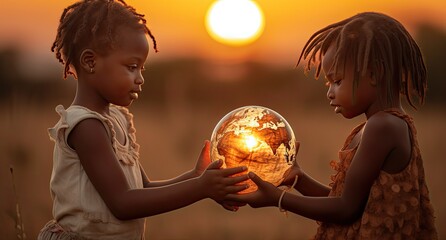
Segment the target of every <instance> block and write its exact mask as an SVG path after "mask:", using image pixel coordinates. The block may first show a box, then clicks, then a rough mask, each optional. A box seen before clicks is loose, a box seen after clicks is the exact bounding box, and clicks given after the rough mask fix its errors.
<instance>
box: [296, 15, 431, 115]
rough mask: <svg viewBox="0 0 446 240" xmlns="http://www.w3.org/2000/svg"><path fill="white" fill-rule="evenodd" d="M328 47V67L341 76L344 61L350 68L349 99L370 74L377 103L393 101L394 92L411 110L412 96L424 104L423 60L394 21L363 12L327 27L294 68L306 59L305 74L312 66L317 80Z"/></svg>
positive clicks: (425, 81)
mask: <svg viewBox="0 0 446 240" xmlns="http://www.w3.org/2000/svg"><path fill="white" fill-rule="evenodd" d="M330 46H334V47H335V48H336V49H335V60H334V62H333V66H332V68H333V69H334V70H336V72H338V73H341V74H343V73H344V71H345V65H346V61H349V63H350V64H352V66H353V72H354V73H353V96H355V89H356V88H357V86H358V83H359V80H360V77H364V76H365V75H366V74H367V72H368V71H371V73H372V77H375V79H376V80H377V86H378V87H381V89H382V90H383V94H381V101H382V100H384V101H385V104H386V106H388V104H391V103H392V102H393V101H394V99H393V97H394V94H393V93H394V92H395V91H398V92H399V93H401V94H403V95H405V96H406V99H407V101H408V103H409V104H410V105H411V106H412V107H413V108H415V109H416V107H415V105H414V103H413V97H414V95H415V96H416V97H418V103H419V104H423V103H424V98H425V94H426V90H427V79H426V67H425V65H424V61H423V57H422V54H421V51H420V49H419V47H418V45H417V44H416V42H415V41H414V39H413V38H412V37H411V36H410V34H409V33H408V32H407V30H406V29H405V28H404V26H403V25H402V24H401V23H400V22H398V21H397V20H395V19H393V18H392V17H389V16H387V15H385V14H382V13H375V12H364V13H359V14H357V15H355V16H353V17H350V18H347V19H345V20H342V21H340V22H337V23H334V24H331V25H328V26H327V27H325V28H322V29H321V30H319V31H317V32H316V33H314V34H313V35H312V36H311V37H310V39H309V40H308V41H307V43H306V44H305V46H304V48H303V50H302V52H301V54H300V56H299V59H298V62H297V65H299V63H300V61H301V60H302V59H304V60H305V59H307V58H309V59H308V62H307V65H306V67H305V73H306V74H307V73H308V72H309V71H310V70H311V65H314V66H315V76H314V77H315V78H316V79H317V78H318V77H319V74H320V71H321V59H322V58H323V55H324V54H325V53H326V52H327V50H328V48H329V47H330ZM297 65H296V66H297ZM384 97H385V98H384ZM383 98H384V99H383Z"/></svg>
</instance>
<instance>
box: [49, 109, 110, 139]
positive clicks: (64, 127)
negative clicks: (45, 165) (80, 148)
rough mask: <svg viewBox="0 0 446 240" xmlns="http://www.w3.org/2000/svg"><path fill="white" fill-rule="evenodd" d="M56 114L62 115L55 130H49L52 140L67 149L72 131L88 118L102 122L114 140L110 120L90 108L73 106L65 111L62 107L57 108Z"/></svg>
mask: <svg viewBox="0 0 446 240" xmlns="http://www.w3.org/2000/svg"><path fill="white" fill-rule="evenodd" d="M55 110H56V112H57V113H58V114H59V115H60V120H59V122H58V123H57V124H56V126H54V127H53V128H49V129H48V133H49V136H50V139H51V140H53V141H57V142H59V143H63V144H65V145H66V146H67V147H69V146H68V144H67V139H68V135H69V134H70V132H71V130H73V128H74V127H75V126H76V125H77V124H78V123H79V122H81V121H82V120H85V119H88V118H95V119H98V120H100V121H101V122H102V123H103V124H104V127H105V129H106V131H107V134H108V136H109V137H110V138H111V139H113V138H114V132H113V131H112V130H111V129H112V128H113V126H112V123H111V122H110V120H108V119H107V118H105V117H104V116H102V115H101V114H99V113H97V112H94V111H91V110H90V109H88V108H85V107H82V106H77V105H73V106H70V107H69V108H67V109H65V108H64V107H63V106H62V105H58V106H57V107H56V109H55Z"/></svg>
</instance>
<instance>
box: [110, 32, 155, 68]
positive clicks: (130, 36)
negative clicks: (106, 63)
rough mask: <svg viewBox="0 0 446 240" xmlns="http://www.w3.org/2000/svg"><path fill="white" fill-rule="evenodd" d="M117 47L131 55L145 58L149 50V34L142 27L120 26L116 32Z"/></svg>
mask: <svg viewBox="0 0 446 240" xmlns="http://www.w3.org/2000/svg"><path fill="white" fill-rule="evenodd" d="M116 33H117V34H116V38H115V40H116V43H115V49H116V50H118V51H119V50H120V51H123V52H126V53H128V54H131V55H138V56H141V57H144V56H145V57H144V60H145V58H146V57H147V54H148V52H149V43H148V40H147V34H146V33H145V32H144V30H142V29H138V28H131V27H119V28H118V29H117V32H116Z"/></svg>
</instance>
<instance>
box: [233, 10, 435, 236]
mask: <svg viewBox="0 0 446 240" xmlns="http://www.w3.org/2000/svg"><path fill="white" fill-rule="evenodd" d="M307 58H308V59H309V61H308V63H307V66H306V68H305V70H306V72H308V71H309V70H310V69H311V66H312V65H314V66H315V68H316V71H315V78H316V79H317V78H318V76H319V74H320V72H321V70H322V71H323V72H324V74H325V78H326V80H327V84H326V85H327V86H328V92H327V98H328V100H329V103H330V105H331V106H332V107H333V108H334V111H335V113H339V114H342V115H343V116H344V117H345V118H347V119H351V118H354V117H358V116H360V115H364V116H365V118H366V121H365V122H364V123H362V124H360V125H359V126H357V127H356V128H354V129H353V131H352V132H351V133H350V135H349V136H348V137H347V139H346V141H345V143H344V145H343V147H342V149H341V150H340V152H339V161H336V162H332V163H331V165H332V166H333V168H334V170H335V171H336V173H335V175H333V176H332V177H331V180H332V183H331V184H330V185H329V186H326V185H324V184H322V183H319V182H318V181H316V180H314V179H313V178H311V177H310V176H309V175H308V174H307V173H305V172H304V170H303V169H301V168H300V167H299V165H298V164H297V163H296V164H295V165H294V166H293V167H292V168H291V170H290V171H289V172H288V173H286V174H288V175H287V176H286V177H285V180H284V181H283V183H282V184H283V185H288V186H289V185H293V186H294V188H295V189H296V190H297V191H298V192H300V194H292V193H288V192H286V191H285V190H281V189H279V188H277V187H275V186H273V185H272V184H270V183H268V182H265V181H263V180H262V179H260V178H259V177H258V176H256V175H255V174H254V173H249V176H250V178H251V179H252V180H253V181H254V182H255V183H256V184H257V185H258V191H256V192H254V193H250V194H246V195H236V194H234V195H229V196H228V199H231V200H234V201H240V202H244V203H248V204H249V205H250V206H252V207H256V208H257V207H265V206H278V207H279V209H280V210H283V211H285V210H287V211H291V212H293V213H296V214H299V215H302V216H304V217H307V218H311V219H314V220H317V221H318V222H319V224H320V225H319V228H318V230H317V233H316V236H315V239H342V240H348V239H417V240H418V239H437V238H438V236H437V232H436V228H435V223H434V220H435V218H434V210H433V207H432V204H431V202H430V198H429V191H428V188H427V184H426V179H425V173H424V168H423V160H422V157H421V153H420V149H419V146H418V142H417V131H416V129H415V125H414V122H413V119H412V118H411V117H410V116H409V115H407V113H406V112H405V111H404V109H403V107H402V101H401V98H402V97H404V96H405V98H406V100H407V102H408V103H409V104H410V105H411V106H412V107H414V108H415V101H414V100H415V99H414V98H417V100H418V101H419V103H420V104H422V103H423V101H424V97H425V91H426V88H427V81H426V68H425V65H424V62H423V57H422V55H421V52H420V49H419V47H418V46H417V44H416V42H415V41H414V40H413V39H412V37H411V36H410V34H409V33H408V32H407V31H406V29H405V28H404V27H403V25H402V24H401V23H399V22H398V21H397V20H395V19H393V18H392V17H390V16H387V15H385V14H381V13H374V12H365V13H360V14H357V15H355V16H352V17H350V18H347V19H345V20H343V21H340V22H337V23H334V24H331V25H329V26H327V27H325V28H322V29H321V30H319V31H317V32H316V33H314V34H313V35H312V36H311V37H310V39H309V41H308V42H307V43H306V45H305V46H304V48H303V50H302V53H301V55H300V57H299V61H298V64H299V62H300V61H301V60H302V59H307ZM296 177H297V183H296V182H295V179H296ZM293 182H294V184H292V183H293Z"/></svg>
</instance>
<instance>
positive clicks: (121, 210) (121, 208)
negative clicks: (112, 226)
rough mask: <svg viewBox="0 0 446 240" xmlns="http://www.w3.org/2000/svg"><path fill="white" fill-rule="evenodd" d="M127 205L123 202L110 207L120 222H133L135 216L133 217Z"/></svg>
mask: <svg viewBox="0 0 446 240" xmlns="http://www.w3.org/2000/svg"><path fill="white" fill-rule="evenodd" d="M125 206H126V204H125V203H123V202H116V203H115V204H110V205H109V206H108V208H109V210H110V212H111V214H112V215H113V216H114V217H115V218H116V219H118V220H120V221H126V220H132V219H134V216H133V215H132V213H131V211H130V210H129V208H127V207H125Z"/></svg>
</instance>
